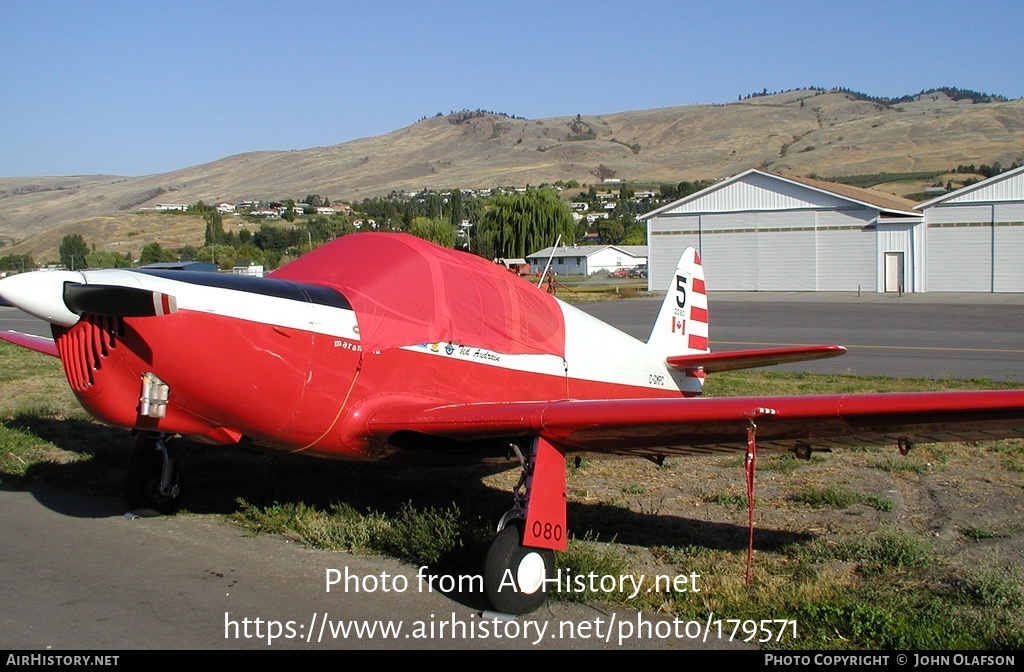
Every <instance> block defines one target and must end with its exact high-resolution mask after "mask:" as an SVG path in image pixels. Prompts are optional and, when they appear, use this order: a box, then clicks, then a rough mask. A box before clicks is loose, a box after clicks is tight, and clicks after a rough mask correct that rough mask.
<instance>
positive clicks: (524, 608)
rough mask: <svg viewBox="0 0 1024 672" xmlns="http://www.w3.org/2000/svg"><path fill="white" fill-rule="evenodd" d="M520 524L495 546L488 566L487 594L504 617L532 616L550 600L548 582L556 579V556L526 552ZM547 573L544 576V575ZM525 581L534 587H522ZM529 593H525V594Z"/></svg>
mask: <svg viewBox="0 0 1024 672" xmlns="http://www.w3.org/2000/svg"><path fill="white" fill-rule="evenodd" d="M521 538H522V530H521V529H520V528H519V525H518V524H510V525H508V526H506V527H505V529H503V530H502V531H501V532H499V533H498V536H496V537H495V538H494V541H493V542H491V547H490V548H489V549H488V551H487V561H486V562H485V563H484V592H486V593H487V599H488V600H489V601H490V603H491V606H492V607H493V608H494V610H495V611H498V612H501V613H503V614H515V615H519V614H528V613H530V612H531V611H536V610H537V609H539V608H540V607H541V606H543V604H544V602H546V601H547V599H548V586H549V585H550V584H549V583H548V582H547V581H544V582H540V583H539V585H538V581H539V579H540V578H543V579H551V578H553V577H554V575H555V554H554V552H552V551H550V550H546V549H542V548H526V547H524V546H523V545H522V544H521V543H520V541H519V540H520V539H521ZM541 571H542V572H543V575H542V576H541V573H540V572H541ZM521 574H523V575H526V576H523V577H522V578H523V579H524V583H525V581H529V582H530V585H524V586H520V580H521ZM524 589H525V590H524Z"/></svg>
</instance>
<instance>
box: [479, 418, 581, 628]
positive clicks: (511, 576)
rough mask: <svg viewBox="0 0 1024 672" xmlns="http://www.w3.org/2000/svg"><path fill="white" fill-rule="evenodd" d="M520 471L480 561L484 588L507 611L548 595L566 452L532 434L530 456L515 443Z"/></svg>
mask: <svg viewBox="0 0 1024 672" xmlns="http://www.w3.org/2000/svg"><path fill="white" fill-rule="evenodd" d="M512 448H513V450H514V451H515V453H516V455H517V456H518V457H519V462H520V464H522V467H523V472H522V474H521V475H520V477H519V483H518V484H517V485H516V488H515V491H514V492H513V497H514V504H513V507H512V509H511V510H510V511H508V512H507V513H506V514H505V515H504V516H502V518H501V522H500V523H499V524H498V535H497V536H496V537H495V538H494V541H493V542H491V547H490V549H489V550H488V551H487V560H486V562H485V563H484V574H483V579H484V592H485V593H486V594H487V599H488V600H489V601H490V603H491V606H492V607H493V608H494V609H495V610H496V611H499V612H502V613H506V614H517V615H518V614H528V613H530V612H531V611H535V610H537V609H539V608H540V607H541V606H542V605H543V604H544V602H545V601H546V600H547V596H548V588H549V586H550V585H551V582H552V581H553V580H554V577H555V554H554V551H555V550H563V551H564V550H565V547H566V531H565V457H564V456H563V455H562V453H561V452H560V451H558V449H557V448H555V447H554V446H553V445H552V444H551V443H549V442H547V441H546V440H544V439H540V438H538V439H536V440H535V441H534V444H533V448H532V450H531V451H530V455H529V457H524V456H523V454H522V452H521V451H520V450H519V448H518V446H515V445H513V447H512Z"/></svg>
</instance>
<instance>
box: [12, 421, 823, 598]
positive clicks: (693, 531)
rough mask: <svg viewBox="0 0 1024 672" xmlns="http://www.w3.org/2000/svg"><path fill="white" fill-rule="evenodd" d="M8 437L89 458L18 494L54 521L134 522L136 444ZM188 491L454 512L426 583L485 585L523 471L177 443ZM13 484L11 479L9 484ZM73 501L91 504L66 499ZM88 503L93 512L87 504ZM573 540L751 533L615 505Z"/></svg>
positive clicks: (74, 424)
mask: <svg viewBox="0 0 1024 672" xmlns="http://www.w3.org/2000/svg"><path fill="white" fill-rule="evenodd" d="M5 425H6V426H7V427H8V428H11V429H17V430H19V431H22V432H26V433H30V434H31V435H34V436H36V437H39V438H40V439H42V440H44V441H48V442H50V443H52V444H54V445H56V446H57V447H59V448H61V449H63V450H66V451H71V452H74V453H78V454H79V455H81V456H83V457H84V458H85V459H78V460H75V461H64V462H43V463H38V464H34V465H32V466H31V467H29V469H28V470H27V472H26V474H25V476H24V477H23V478H21V479H17V480H15V482H14V485H13V486H12V485H10V484H7V485H5V486H4V487H17V488H19V489H27V490H29V491H30V492H31V493H32V494H33V496H35V497H36V499H37V500H38V501H39V502H40V503H41V504H42V505H43V506H46V507H47V508H50V509H51V510H53V511H56V512H58V513H61V514H63V515H68V516H72V517H113V516H120V515H122V514H124V513H125V506H124V504H123V503H122V501H121V498H120V491H121V484H122V481H123V479H124V475H125V472H126V470H127V463H128V458H129V456H130V454H131V450H132V446H133V443H134V437H132V435H131V433H130V432H128V431H126V430H123V429H116V428H110V427H106V426H103V425H99V424H97V423H93V422H89V421H86V420H77V419H54V418H48V417H40V416H35V415H21V416H17V417H15V418H14V419H13V420H10V421H7V422H6V423H5ZM173 445H174V447H175V448H176V450H177V455H178V460H179V462H178V463H179V466H180V469H181V473H182V477H183V479H184V483H185V488H186V490H185V495H184V498H183V508H184V510H186V511H188V512H191V513H196V514H218V515H230V514H233V513H238V512H240V511H242V510H243V508H245V505H246V504H247V505H251V506H253V507H267V506H270V505H275V504H277V505H289V504H293V505H304V506H307V507H311V508H314V509H317V510H320V511H324V512H327V511H329V510H330V509H331V507H332V506H334V505H338V504H341V505H347V506H349V507H352V509H355V510H356V511H358V512H361V513H367V512H378V513H382V514H386V515H392V516H393V515H396V514H398V513H399V512H400V511H401V510H402V509H403V507H408V506H410V505H411V506H412V507H414V508H415V509H417V510H426V509H435V510H439V511H443V510H448V509H450V508H451V507H453V506H454V507H456V508H457V509H458V511H459V515H460V518H461V519H462V520H463V522H464V523H466V527H469V528H472V529H473V530H474V532H478V533H474V534H469V535H464V538H463V539H462V541H461V543H460V544H458V545H457V547H455V548H453V549H451V550H450V551H448V552H446V553H445V554H444V555H443V556H442V557H441V558H440V559H439V560H438V561H437V562H434V563H429V564H430V569H429V571H428V573H434V574H436V575H443V574H448V575H450V574H453V573H463V574H465V573H471V574H478V573H479V572H480V570H481V569H482V565H483V560H482V559H483V557H484V554H485V553H486V548H487V545H488V544H489V543H490V538H491V536H492V535H493V533H494V526H495V525H496V523H497V521H498V519H499V518H500V517H501V515H502V514H503V513H504V512H505V511H507V510H508V509H509V508H511V505H512V495H511V493H510V492H509V491H508V490H504V489H500V488H495V487H491V486H489V485H487V484H485V483H484V482H483V479H485V478H487V477H488V476H491V475H494V474H496V473H499V472H502V471H506V470H508V469H513V468H514V469H515V472H514V473H515V474H516V476H518V470H519V469H518V464H517V463H516V462H515V461H514V460H510V461H508V462H506V463H497V464H496V463H482V464H469V465H461V466H434V465H426V466H425V465H423V464H417V465H414V466H406V465H400V466H396V465H393V464H388V463H369V464H368V463H357V462H343V461H331V460H323V459H317V458H310V457H304V456H299V455H288V454H280V453H273V452H265V451H261V450H258V449H255V448H250V447H246V446H233V447H219V446H210V445H204V444H198V443H194V442H192V441H189V440H187V439H178V440H176V441H175V442H174V444H173ZM0 476H3V477H4V478H3V480H4V481H5V483H6V482H7V481H9V480H10V476H11V475H10V474H0ZM62 491H63V492H64V493H66V491H73V492H77V493H81V494H86V495H90V496H91V497H89V498H82V497H68V496H66V494H63V493H62ZM85 499H88V500H89V501H84V500H85ZM568 520H569V525H570V530H576V532H577V534H582V533H583V532H585V531H592V532H593V533H594V534H595V535H597V536H598V537H599V538H600V539H601V540H611V539H614V540H615V541H616V542H617V543H620V544H626V545H635V546H641V547H647V548H651V547H684V546H691V545H693V546H700V547H704V548H710V549H716V550H729V551H738V550H742V549H745V548H746V547H747V543H748V529H747V527H746V526H743V525H736V524H732V523H723V522H713V521H704V520H697V519H693V518H686V517H681V516H674V515H657V514H651V513H640V512H636V511H632V510H629V509H626V508H623V507H620V506H614V505H610V504H606V503H596V504H585V503H580V502H571V501H570V502H569V504H568ZM809 538H810V537H809V535H806V534H801V533H796V532H791V531H787V530H777V529H765V528H758V530H757V532H756V536H755V545H756V548H758V549H759V550H761V551H774V550H780V549H783V548H784V547H786V546H788V545H790V544H793V543H795V542H800V541H806V540H808V539H809ZM449 597H450V598H451V599H453V600H455V601H457V602H460V603H462V604H464V605H465V606H469V607H471V608H477V607H479V608H485V607H486V603H485V600H484V598H483V596H482V595H477V594H465V595H454V594H453V595H449Z"/></svg>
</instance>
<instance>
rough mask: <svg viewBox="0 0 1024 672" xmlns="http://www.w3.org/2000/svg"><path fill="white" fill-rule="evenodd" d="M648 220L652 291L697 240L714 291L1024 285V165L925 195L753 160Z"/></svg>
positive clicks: (1008, 288)
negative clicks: (774, 168) (805, 174)
mask: <svg viewBox="0 0 1024 672" xmlns="http://www.w3.org/2000/svg"><path fill="white" fill-rule="evenodd" d="M640 219H641V220H646V222H647V240H648V245H649V248H650V251H649V261H648V265H649V276H648V286H649V288H650V289H652V290H661V289H664V288H665V287H668V285H669V283H670V282H671V280H672V277H671V276H672V272H673V271H674V270H675V265H676V262H677V261H678V259H679V256H680V254H682V252H683V250H685V249H686V248H687V247H691V246H692V247H694V248H696V249H697V250H698V251H699V253H700V255H701V259H702V260H703V263H704V272H705V275H706V278H707V282H708V287H709V289H711V290H712V291H714V290H733V291H844V292H845V291H858V290H859V291H866V292H899V291H904V292H924V291H996V292H1024V168H1017V169H1014V170H1011V171H1007V172H1005V173H1002V174H1000V175H996V176H995V177H992V178H989V179H987V180H984V181H982V182H978V183H976V184H973V185H970V186H967V187H964V188H962V189H959V190H957V191H954V192H950V193H948V194H945V195H943V196H941V197H939V198H936V199H932V200H930V201H926V202H924V203H921V204H919V205H915V204H914V203H913V202H912V201H909V200H907V199H903V198H899V197H897V196H890V195H888V194H880V193H877V192H873V191H870V190H867V189H859V188H857V187H850V186H847V185H842V184H836V183H832V182H822V181H818V180H811V179H807V178H795V177H783V176H781V175H775V174H772V173H767V172H764V171H760V170H753V169H752V170H748V171H746V172H743V173H740V174H738V175H734V176H733V177H730V178H728V179H726V180H723V181H721V182H719V183H717V184H715V185H712V186H710V187H708V188H706V189H703V190H701V191H698V192H696V193H694V194H690V195H689V196H687V197H685V198H682V199H679V200H677V201H675V202H672V203H669V204H667V205H664V206H662V207H660V208H658V209H656V210H653V211H651V212H649V213H647V214H645V215H642V216H641V217H640Z"/></svg>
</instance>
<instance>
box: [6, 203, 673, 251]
mask: <svg viewBox="0 0 1024 672" xmlns="http://www.w3.org/2000/svg"><path fill="white" fill-rule="evenodd" d="M686 184H688V183H686ZM679 186H681V185H679ZM626 189H627V187H625V186H623V187H621V190H622V191H621V193H620V194H619V196H620V200H619V201H618V203H617V204H616V209H615V210H614V211H612V212H610V213H609V217H608V218H607V219H600V220H597V221H596V222H594V223H592V224H590V225H587V224H586V223H585V221H584V222H581V223H580V224H579V225H577V224H576V222H575V221H574V219H573V217H572V211H571V209H570V208H569V205H568V204H567V203H566V202H565V201H564V200H563V199H562V198H561V197H560V196H559V194H558V193H557V192H556V191H555V189H553V188H549V187H541V188H528V189H527V190H526V191H525V192H516V193H503V194H497V195H493V196H489V197H479V196H476V195H472V194H464V193H463V192H462V191H460V190H452V191H450V192H447V193H436V192H432V193H425V194H419V195H416V196H414V197H406V196H402V195H399V194H391V195H390V196H388V197H386V198H376V199H365V200H364V201H363V202H362V203H358V204H354V205H353V207H352V214H351V215H345V214H337V213H336V214H334V215H330V216H328V215H308V214H307V215H306V216H305V217H303V218H302V219H298V218H296V221H294V222H289V223H288V224H283V225H282V224H275V223H272V222H267V221H263V222H262V223H261V224H260V225H259V228H258V229H256V230H255V231H251V230H249V229H246V228H241V229H236V230H230V231H228V230H226V229H225V227H224V219H223V216H222V215H221V213H220V212H218V211H217V210H216V209H214V208H213V207H211V206H207V205H205V204H204V203H202V201H200V202H198V203H197V204H195V205H194V206H191V207H190V209H189V212H190V213H191V214H201V215H202V216H203V219H204V222H205V230H204V241H203V245H202V246H201V247H199V248H196V247H193V246H190V245H186V246H183V247H180V248H177V249H165V248H163V247H162V246H161V245H160V244H159V243H156V242H153V243H149V244H147V245H146V246H144V247H143V248H142V251H141V253H140V258H139V259H138V261H137V262H134V260H133V259H132V258H131V256H130V254H123V255H122V254H118V253H115V252H109V251H103V250H95V249H90V248H89V245H88V244H87V242H86V240H85V238H84V236H82V235H81V234H77V233H76V234H71V235H67V236H65V237H64V238H63V239H62V241H61V244H60V248H59V254H60V263H61V264H62V265H64V266H65V267H66V268H69V269H83V268H120V267H127V266H131V265H133V262H134V263H137V264H138V265H145V264H150V263H155V262H168V261H207V262H212V263H215V264H217V265H218V266H219V267H220V268H222V269H230V268H231V267H232V266H233V265H234V264H235V263H236V262H237V261H238V260H240V259H246V260H249V261H251V262H252V263H256V264H260V265H263V266H264V267H266V268H268V269H274V268H277V267H278V266H280V265H281V264H283V263H286V262H287V261H290V260H291V259H292V258H294V257H296V256H298V255H300V254H302V253H304V252H307V251H309V250H310V249H313V248H315V247H317V246H319V245H322V244H324V243H326V242H329V241H331V240H333V239H335V238H338V237H339V236H343V235H348V234H351V233H355V232H357V231H359V230H368V229H375V230H382V231H405V232H408V233H411V234H413V235H416V236H419V237H421V238H425V239H427V240H431V241H433V242H435V243H437V244H439V245H442V246H445V247H455V248H463V249H468V250H470V251H472V252H474V253H476V254H479V255H480V256H483V257H486V258H498V257H503V258H521V257H525V256H526V255H528V254H531V253H532V252H535V251H537V250H539V249H542V248H544V247H547V246H550V245H553V244H554V243H555V241H556V240H557V239H558V238H559V236H561V241H562V243H563V244H573V243H575V242H577V241H579V240H581V239H582V238H583V236H584V235H585V234H587V233H588V232H589V233H591V234H593V233H596V234H597V238H598V240H599V241H600V242H604V243H623V244H638V245H642V244H645V242H646V239H645V238H646V229H645V227H644V225H643V224H640V223H638V222H637V221H636V215H637V214H638V212H637V211H638V209H639V207H640V206H639V205H637V204H635V203H633V202H631V201H629V200H627V199H628V197H629V196H630V195H631V194H629V193H627V192H626V191H625V190H626ZM662 191H663V193H665V192H669V193H673V194H675V193H678V187H677V186H674V185H666V186H665V187H663V188H662ZM580 197H581V198H583V199H585V200H592V201H593V202H594V203H595V208H596V203H597V200H598V199H597V194H596V191H595V189H594V188H593V187H591V189H590V191H589V192H585V193H584V194H581V196H580ZM325 203H327V201H326V200H325V199H321V198H320V197H319V196H317V195H315V194H314V195H310V196H307V198H306V199H305V200H304V201H302V202H299V203H294V204H293V203H291V202H289V203H288V205H290V206H293V207H292V208H290V209H292V211H293V212H297V211H299V210H304V211H305V212H307V213H308V212H310V211H311V209H314V208H315V207H317V206H320V205H322V204H325ZM314 211H315V210H314ZM356 222H358V223H359V224H361V227H357V226H356ZM467 222H468V223H471V225H469V226H466V225H465V224H466V223H467ZM5 266H6V267H5ZM34 266H35V264H34V262H33V261H32V259H31V258H30V257H29V258H22V257H19V258H17V259H16V258H14V256H13V255H12V256H8V257H5V258H3V259H2V260H0V269H3V270H22V269H23V268H25V267H28V268H31V267H34Z"/></svg>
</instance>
